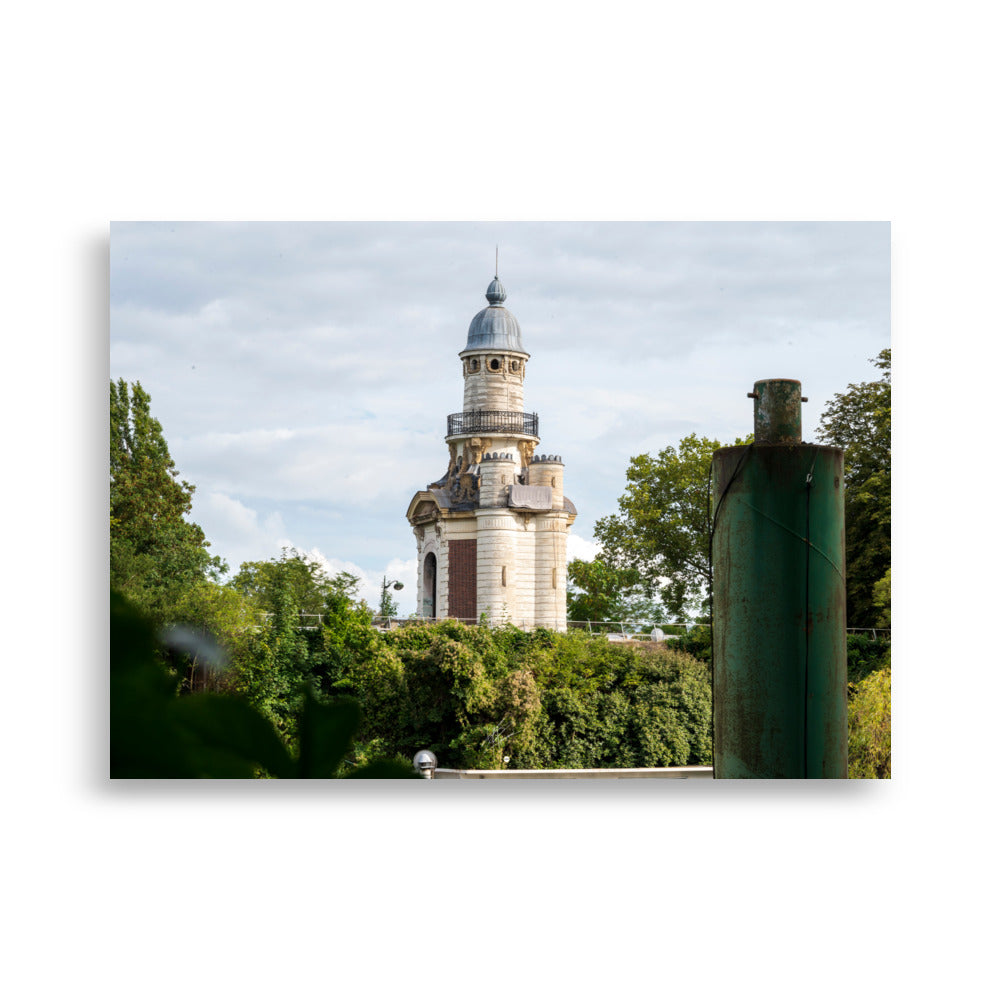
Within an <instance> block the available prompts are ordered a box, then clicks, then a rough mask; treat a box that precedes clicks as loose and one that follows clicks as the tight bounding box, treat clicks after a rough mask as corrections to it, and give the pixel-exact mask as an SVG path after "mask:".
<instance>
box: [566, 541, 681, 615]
mask: <svg viewBox="0 0 1000 1000" xmlns="http://www.w3.org/2000/svg"><path fill="white" fill-rule="evenodd" d="M566 575H567V578H568V584H569V587H568V593H567V615H568V617H569V620H570V621H576V622H582V621H591V622H624V621H629V622H638V621H641V622H655V621H661V620H662V619H663V617H664V610H663V608H662V607H661V606H660V605H659V604H658V603H657V602H656V600H655V599H654V598H653V596H652V594H651V593H650V592H649V588H648V586H646V585H645V584H644V583H643V581H642V578H641V577H640V576H639V571H638V570H637V569H635V568H634V567H632V566H628V567H625V568H624V569H615V568H614V567H613V566H609V565H608V564H607V563H606V562H605V561H604V559H602V558H601V556H600V555H598V556H597V557H596V558H595V559H593V560H592V561H590V562H586V561H585V560H583V559H573V560H571V561H570V563H569V565H568V566H567V567H566Z"/></svg>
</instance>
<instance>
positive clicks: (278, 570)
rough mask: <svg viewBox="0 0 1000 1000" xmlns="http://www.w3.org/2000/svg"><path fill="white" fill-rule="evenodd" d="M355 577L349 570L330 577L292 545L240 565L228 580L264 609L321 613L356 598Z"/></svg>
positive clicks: (275, 611) (316, 561)
mask: <svg viewBox="0 0 1000 1000" xmlns="http://www.w3.org/2000/svg"><path fill="white" fill-rule="evenodd" d="M358 582H359V581H358V578H357V577H356V576H353V575H352V574H351V573H345V572H341V573H337V574H336V575H334V576H330V575H329V574H328V573H327V571H326V570H325V569H324V568H323V564H322V563H320V562H319V560H317V559H312V558H311V557H310V556H308V555H307V554H306V553H304V552H299V551H298V550H297V549H294V548H291V549H289V548H283V549H282V550H281V557H280V558H276V559H264V560H258V561H256V562H245V563H241V564H240V571H239V572H238V573H237V574H236V575H235V576H234V577H233V578H232V580H230V582H229V584H230V586H231V587H232V588H233V589H234V590H236V591H237V592H239V593H241V594H244V595H245V596H247V597H250V598H253V599H254V600H256V601H257V602H258V603H259V604H260V606H261V608H262V609H263V610H264V612H266V613H268V614H272V615H273V614H277V613H278V611H279V610H280V609H281V608H285V607H287V606H289V605H290V606H291V607H292V608H294V609H295V611H297V612H302V613H303V614H307V615H322V614H325V613H327V612H328V611H329V610H330V609H331V607H333V608H340V607H343V606H345V604H351V603H353V602H354V601H356V599H357V591H358Z"/></svg>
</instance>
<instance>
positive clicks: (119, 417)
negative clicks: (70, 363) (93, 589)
mask: <svg viewBox="0 0 1000 1000" xmlns="http://www.w3.org/2000/svg"><path fill="white" fill-rule="evenodd" d="M110 387H111V431H110V452H111V458H110V513H111V586H112V587H113V588H114V589H116V590H118V591H120V592H121V593H122V594H124V595H125V596H127V597H128V598H129V599H130V600H131V601H132V602H133V603H134V604H136V605H137V606H138V607H140V608H141V609H142V610H143V611H145V612H146V613H147V614H148V615H150V616H151V617H152V618H154V619H156V620H159V621H165V620H167V619H168V618H169V617H170V614H171V610H172V608H173V606H174V604H175V603H176V601H177V600H178V598H179V597H180V595H181V594H183V593H184V591H185V590H187V589H188V588H190V587H191V586H192V585H194V584H195V583H197V582H198V581H199V580H203V579H205V578H206V576H207V577H209V578H218V576H219V575H220V574H222V573H224V572H225V571H226V568H227V567H226V565H225V563H223V562H222V560H221V559H219V558H218V556H210V555H209V553H208V545H209V543H208V542H207V541H206V539H205V533H204V532H203V531H202V530H201V528H200V527H199V526H198V525H197V524H194V523H192V522H190V521H187V520H185V515H186V514H188V513H189V512H190V510H191V497H192V494H193V493H194V486H193V485H191V483H188V482H185V481H184V480H182V479H179V478H178V473H177V469H176V467H175V465H174V461H173V459H172V458H171V457H170V451H169V449H168V448H167V442H166V438H164V436H163V428H162V426H161V425H160V422H159V421H158V420H155V419H154V418H153V417H152V415H151V414H150V412H149V402H150V397H149V394H148V393H147V392H146V391H145V390H144V389H143V388H142V386H141V385H140V384H139V383H138V382H135V383H133V385H132V387H131V392H130V391H129V386H128V385H127V384H126V382H125V380H124V379H119V380H118V382H117V383H115V382H111V383H110Z"/></svg>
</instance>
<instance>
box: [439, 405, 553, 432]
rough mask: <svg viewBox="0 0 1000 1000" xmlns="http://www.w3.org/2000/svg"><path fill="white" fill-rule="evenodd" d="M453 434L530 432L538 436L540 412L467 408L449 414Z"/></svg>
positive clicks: (449, 427)
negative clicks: (463, 410) (460, 411)
mask: <svg viewBox="0 0 1000 1000" xmlns="http://www.w3.org/2000/svg"><path fill="white" fill-rule="evenodd" d="M453 434H530V435H531V436H532V437H538V414H537V413H521V412H520V410H466V411H465V413H451V414H449V415H448V437H451V436H452V435H453Z"/></svg>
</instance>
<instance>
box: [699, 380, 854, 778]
mask: <svg viewBox="0 0 1000 1000" xmlns="http://www.w3.org/2000/svg"><path fill="white" fill-rule="evenodd" d="M748 395H751V396H752V397H753V399H754V443H753V444H752V445H750V446H737V447H733V448H721V449H720V450H718V451H717V452H716V453H715V455H714V456H713V458H712V498H713V525H714V527H713V532H712V566H713V578H714V579H713V594H714V597H713V600H714V621H713V644H714V656H713V684H714V711H713V715H714V732H715V752H714V766H715V776H716V777H717V778H846V777H847V645H846V643H847V639H846V636H847V631H846V625H847V622H846V617H845V609H846V595H845V589H844V572H845V559H844V496H843V492H844V491H843V479H844V455H843V452H842V451H841V450H840V449H839V448H829V447H825V446H822V445H814V444H803V443H802V440H801V428H802V409H801V402H802V398H803V397H802V396H801V386H800V383H799V382H797V381H795V380H792V379H767V380H763V381H759V382H756V383H755V385H754V392H753V393H748Z"/></svg>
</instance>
